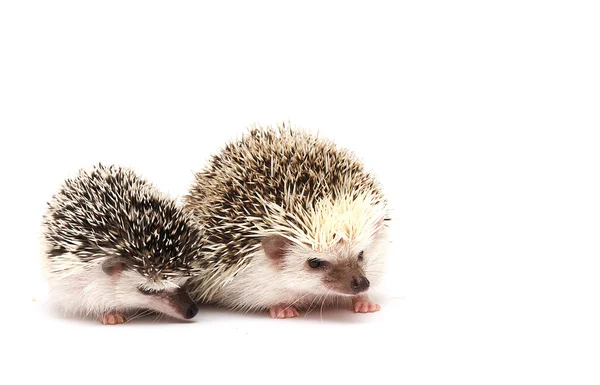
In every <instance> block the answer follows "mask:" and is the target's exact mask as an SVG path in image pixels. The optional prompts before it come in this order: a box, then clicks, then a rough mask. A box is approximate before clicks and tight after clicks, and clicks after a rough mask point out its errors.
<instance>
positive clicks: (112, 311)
mask: <svg viewBox="0 0 600 385" xmlns="http://www.w3.org/2000/svg"><path fill="white" fill-rule="evenodd" d="M48 206H49V207H48V210H47V212H46V214H45V215H44V219H43V229H42V237H43V241H44V253H43V255H42V262H43V266H44V270H45V274H46V278H47V280H48V286H49V289H50V296H51V298H52V299H53V300H54V302H56V304H57V305H58V306H60V307H61V308H62V309H64V310H65V312H66V313H69V314H72V313H79V314H83V315H93V316H95V317H98V318H99V319H100V320H101V322H102V323H103V324H120V323H123V322H125V315H126V314H127V313H128V312H131V311H143V310H152V311H156V312H159V313H164V314H167V315H170V316H172V317H176V318H179V319H191V318H193V317H194V316H195V315H196V313H197V312H198V308H197V307H196V305H195V304H194V302H193V301H192V299H191V298H190V296H189V295H188V294H187V292H186V291H185V289H184V285H185V284H186V282H187V281H188V279H189V278H190V276H191V275H192V273H193V272H194V268H193V267H192V262H193V259H194V258H195V257H197V256H198V255H199V250H200V247H201V241H202V234H201V229H200V228H199V227H198V226H196V225H195V224H194V223H193V222H192V220H191V218H190V216H189V215H187V214H185V213H184V212H183V211H182V209H181V208H180V207H178V206H177V204H176V203H175V201H174V200H171V199H169V198H168V197H166V196H163V195H162V194H161V193H160V192H159V191H158V190H157V189H156V188H155V187H154V186H153V185H151V184H150V183H148V182H147V181H146V180H144V179H142V178H140V177H139V176H137V175H136V174H135V173H134V172H133V171H131V170H129V169H126V168H120V167H117V166H103V165H101V164H100V165H98V166H95V167H94V168H93V169H92V170H90V171H85V170H80V171H79V173H78V175H77V176H76V177H75V178H73V179H68V180H67V181H66V182H65V183H64V184H63V186H62V187H61V189H60V190H59V191H58V193H57V194H55V195H54V196H53V198H52V200H51V202H49V203H48Z"/></svg>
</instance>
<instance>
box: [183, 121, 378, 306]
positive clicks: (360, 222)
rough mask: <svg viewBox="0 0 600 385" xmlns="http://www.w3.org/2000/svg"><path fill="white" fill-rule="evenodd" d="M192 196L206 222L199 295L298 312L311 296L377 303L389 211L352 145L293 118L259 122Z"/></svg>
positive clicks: (320, 300) (315, 302) (194, 287)
mask: <svg viewBox="0 0 600 385" xmlns="http://www.w3.org/2000/svg"><path fill="white" fill-rule="evenodd" d="M185 205H186V207H187V208H188V209H190V210H191V212H192V213H193V214H194V216H195V217H196V219H197V220H198V221H199V223H201V224H202V225H203V226H205V228H206V231H207V232H206V234H205V235H206V237H207V242H206V244H205V245H204V247H203V256H202V258H201V259H200V260H201V261H202V270H203V273H202V274H201V275H200V276H199V277H198V278H194V279H192V281H191V282H190V285H189V290H190V293H191V295H192V297H193V298H194V299H196V300H198V301H202V302H212V303H217V304H219V305H222V306H226V307H230V308H233V309H240V310H244V311H260V310H267V309H269V310H270V314H271V316H272V317H273V318H288V317H295V316H298V309H307V308H310V307H311V306H321V307H322V306H323V305H328V306H335V305H342V306H348V307H350V305H351V304H352V307H351V308H352V309H353V310H354V311H355V312H362V313H366V312H373V311H378V310H379V309H380V306H379V305H377V304H375V303H373V302H372V301H371V300H370V299H369V297H368V295H367V291H368V289H369V287H370V286H371V285H372V284H375V283H377V282H378V281H379V279H380V276H381V275H382V273H383V268H384V266H383V262H384V258H383V257H384V254H385V246H387V243H388V242H387V240H386V232H387V231H386V230H387V224H386V220H387V219H388V211H387V208H386V200H385V198H384V196H383V194H382V191H381V187H380V185H379V183H378V182H377V181H376V180H375V178H374V177H373V175H371V174H370V173H368V172H367V171H366V170H365V168H364V166H363V164H362V163H361V161H360V160H359V159H358V158H357V157H356V156H355V155H354V154H353V153H352V152H350V151H348V150H346V149H342V148H339V147H337V146H336V145H335V144H334V143H333V142H331V141H329V140H326V139H323V138H320V137H318V136H315V135H312V134H310V133H308V132H305V131H301V130H297V129H294V128H291V127H289V126H286V125H281V126H279V127H278V128H276V129H274V128H270V127H267V128H260V127H252V128H251V129H250V131H249V132H248V133H247V134H246V135H244V136H243V137H242V138H241V140H237V141H232V142H230V143H228V144H227V145H226V146H225V148H223V149H222V151H221V152H220V153H218V154H216V155H214V156H213V157H212V159H211V160H210V162H209V164H208V166H207V167H206V168H205V169H204V170H203V171H201V172H200V173H197V174H196V178H195V183H194V184H193V186H192V188H191V190H190V193H189V194H188V195H187V196H186V197H185Z"/></svg>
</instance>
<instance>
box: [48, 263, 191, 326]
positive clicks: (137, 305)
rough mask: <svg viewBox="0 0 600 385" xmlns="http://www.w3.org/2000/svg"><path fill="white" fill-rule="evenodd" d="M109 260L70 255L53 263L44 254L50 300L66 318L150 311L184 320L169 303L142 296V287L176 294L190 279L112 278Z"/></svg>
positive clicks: (133, 275) (132, 274) (130, 274)
mask: <svg viewBox="0 0 600 385" xmlns="http://www.w3.org/2000/svg"><path fill="white" fill-rule="evenodd" d="M105 259H106V258H98V259H96V260H94V261H93V262H89V263H82V262H80V261H79V259H78V258H77V257H76V256H74V255H72V254H70V253H66V254H63V255H60V256H57V257H54V258H52V259H50V258H48V256H47V255H46V253H45V252H43V254H42V266H43V270H44V273H45V277H46V279H47V281H48V289H49V294H50V298H51V300H52V301H53V302H54V303H55V304H56V305H57V306H58V307H59V308H61V309H62V310H63V311H64V312H65V314H68V315H75V314H76V315H83V316H91V317H100V316H101V315H102V314H107V313H110V312H119V313H128V312H131V311H135V310H141V309H144V310H146V309H150V310H154V311H157V312H160V313H165V314H168V315H170V316H173V317H176V318H181V315H179V313H178V312H176V311H175V310H174V309H173V307H172V306H171V304H170V303H169V302H168V301H166V300H164V299H161V298H158V297H156V296H152V295H145V294H142V293H141V292H140V291H139V290H138V287H145V288H147V289H162V290H166V291H174V290H176V289H177V288H179V285H183V284H184V283H185V280H186V278H180V279H179V280H173V281H174V282H172V283H171V282H169V284H168V285H167V284H165V282H166V281H164V282H161V283H154V282H152V281H149V280H148V279H147V278H145V277H143V276H141V275H140V274H138V273H137V272H135V271H131V270H125V271H122V272H121V273H118V274H115V275H113V276H109V275H107V274H106V273H105V272H104V271H103V270H102V263H103V262H104V261H105ZM169 281H170V280H169Z"/></svg>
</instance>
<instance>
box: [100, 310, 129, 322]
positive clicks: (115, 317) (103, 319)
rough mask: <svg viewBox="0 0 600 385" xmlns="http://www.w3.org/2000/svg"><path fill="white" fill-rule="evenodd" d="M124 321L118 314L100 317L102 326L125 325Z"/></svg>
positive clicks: (123, 317) (107, 314) (122, 316)
mask: <svg viewBox="0 0 600 385" xmlns="http://www.w3.org/2000/svg"><path fill="white" fill-rule="evenodd" d="M126 320H127V319H126V318H125V316H124V315H122V314H119V313H106V314H102V315H101V316H100V322H102V324H103V325H118V324H122V323H125V321H126Z"/></svg>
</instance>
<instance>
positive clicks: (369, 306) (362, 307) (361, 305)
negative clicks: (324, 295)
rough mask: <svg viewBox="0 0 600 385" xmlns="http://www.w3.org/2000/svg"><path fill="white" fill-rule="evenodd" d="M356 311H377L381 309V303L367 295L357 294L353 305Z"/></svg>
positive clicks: (352, 308) (353, 299)
mask: <svg viewBox="0 0 600 385" xmlns="http://www.w3.org/2000/svg"><path fill="white" fill-rule="evenodd" d="M350 310H353V311H354V312H355V313H375V312H376V311H379V310H381V305H379V304H377V303H375V302H373V301H371V300H370V299H369V297H367V296H361V295H359V296H357V297H354V298H352V307H351V308H350Z"/></svg>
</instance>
